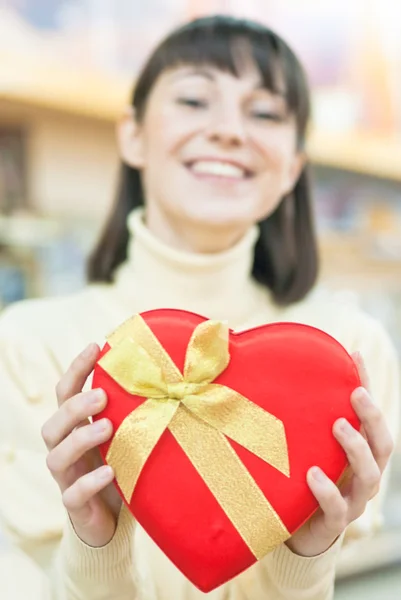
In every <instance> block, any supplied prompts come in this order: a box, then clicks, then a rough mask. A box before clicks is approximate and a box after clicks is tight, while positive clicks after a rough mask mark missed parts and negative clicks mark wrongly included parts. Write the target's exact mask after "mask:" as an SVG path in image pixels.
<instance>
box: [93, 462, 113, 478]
mask: <svg viewBox="0 0 401 600" xmlns="http://www.w3.org/2000/svg"><path fill="white" fill-rule="evenodd" d="M113 475H114V471H113V469H112V468H111V467H110V466H109V465H104V466H103V467H99V468H98V469H97V471H96V477H97V479H99V480H100V481H108V480H110V479H112V476H113Z"/></svg>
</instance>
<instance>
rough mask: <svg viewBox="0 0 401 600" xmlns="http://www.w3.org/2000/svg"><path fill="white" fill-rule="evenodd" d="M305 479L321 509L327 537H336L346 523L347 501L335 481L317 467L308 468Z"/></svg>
mask: <svg viewBox="0 0 401 600" xmlns="http://www.w3.org/2000/svg"><path fill="white" fill-rule="evenodd" d="M307 481H308V485H309V488H310V490H311V492H312V494H313V495H314V496H315V498H316V500H317V501H318V502H319V505H320V508H321V510H322V513H323V524H324V528H325V531H326V532H327V537H328V539H331V538H335V537H337V536H338V535H340V533H342V532H343V531H344V529H345V528H346V527H347V525H348V518H347V517H348V504H347V501H346V500H345V498H343V496H342V495H341V492H340V490H339V489H338V487H337V486H336V485H335V483H333V481H331V479H329V477H327V475H326V474H325V473H324V472H323V471H322V470H321V469H320V468H319V467H312V469H309V471H308V475H307Z"/></svg>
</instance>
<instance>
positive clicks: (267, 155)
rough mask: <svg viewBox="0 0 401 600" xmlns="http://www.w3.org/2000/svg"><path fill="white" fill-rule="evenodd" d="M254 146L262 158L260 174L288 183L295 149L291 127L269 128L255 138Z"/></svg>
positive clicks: (284, 183)
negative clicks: (288, 128)
mask: <svg viewBox="0 0 401 600" xmlns="http://www.w3.org/2000/svg"><path fill="white" fill-rule="evenodd" d="M255 146H256V148H257V150H258V152H259V155H260V156H261V159H262V163H263V165H262V169H261V171H262V174H263V175H266V176H267V177H269V178H270V179H271V180H273V179H275V180H277V183H279V182H282V184H283V185H286V184H287V183H288V178H289V176H290V173H291V170H292V165H293V161H294V153H295V149H296V136H295V134H294V132H293V130H292V129H290V130H286V129H284V130H283V129H281V128H277V129H273V128H272V129H271V130H270V131H267V132H265V135H263V136H261V135H259V137H258V138H255Z"/></svg>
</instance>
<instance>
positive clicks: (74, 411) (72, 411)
mask: <svg viewBox="0 0 401 600" xmlns="http://www.w3.org/2000/svg"><path fill="white" fill-rule="evenodd" d="M64 410H65V414H66V416H67V419H68V421H72V422H75V421H76V420H77V417H79V416H80V415H79V404H78V403H77V402H75V396H73V397H72V398H69V399H68V400H67V402H66V403H65V404H64Z"/></svg>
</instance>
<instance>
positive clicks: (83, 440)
mask: <svg viewBox="0 0 401 600" xmlns="http://www.w3.org/2000/svg"><path fill="white" fill-rule="evenodd" d="M112 433H113V428H112V424H111V422H110V421H109V420H108V419H101V420H100V421H96V422H95V423H91V424H90V425H86V426H84V427H80V428H79V429H75V430H74V431H73V432H72V433H70V435H69V436H68V437H66V438H65V440H63V441H62V442H61V444H59V445H58V446H56V448H54V449H53V450H52V451H51V452H50V453H49V455H48V457H47V467H48V469H49V471H50V472H51V474H52V475H53V477H54V479H55V480H56V481H57V483H58V484H59V486H60V488H61V490H62V491H64V489H66V488H67V487H69V485H70V484H71V482H70V481H68V471H69V469H70V467H72V466H73V465H74V464H75V463H76V462H77V461H78V460H79V459H80V458H82V457H83V456H84V454H86V453H87V452H88V451H89V450H92V449H94V448H96V447H97V446H99V445H100V444H102V443H104V442H106V441H107V440H108V439H110V437H111V434H112Z"/></svg>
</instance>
